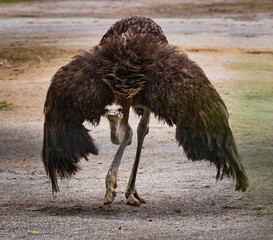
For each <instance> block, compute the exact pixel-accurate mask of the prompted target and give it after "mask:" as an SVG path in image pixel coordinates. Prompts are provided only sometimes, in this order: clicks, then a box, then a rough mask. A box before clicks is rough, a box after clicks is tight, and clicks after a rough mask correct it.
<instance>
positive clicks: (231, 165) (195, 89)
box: [42, 17, 249, 205]
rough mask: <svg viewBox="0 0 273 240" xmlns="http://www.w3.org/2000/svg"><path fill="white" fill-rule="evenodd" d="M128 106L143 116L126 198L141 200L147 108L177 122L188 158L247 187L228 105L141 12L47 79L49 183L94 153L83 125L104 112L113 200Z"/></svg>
mask: <svg viewBox="0 0 273 240" xmlns="http://www.w3.org/2000/svg"><path fill="white" fill-rule="evenodd" d="M130 108H133V109H134V110H135V112H136V114H138V115H139V116H141V120H140V122H139V125H138V128H137V139H138V145H137V151H136V157H135V162H134V165H133V168H132V172H131V176H130V179H129V182H128V186H127V189H126V193H125V195H126V198H127V203H128V204H130V205H140V204H141V203H143V202H145V201H144V200H143V199H142V198H141V197H139V195H138V193H137V191H136V188H135V181H136V175H137V168H138V164H139V159H140V154H141V148H142V145H143V141H144V138H145V136H146V135H147V134H148V132H149V119H150V114H151V113H153V114H154V115H155V116H156V117H158V119H159V120H163V121H164V122H166V123H167V124H168V125H169V126H173V125H175V126H176V136H175V137H176V140H177V141H178V143H179V145H182V146H183V149H184V152H185V154H186V156H187V158H188V159H191V160H202V159H205V160H209V161H210V162H212V163H214V164H215V165H216V166H217V169H218V172H217V176H216V177H217V179H218V178H222V177H223V175H224V174H227V175H228V176H229V175H231V176H233V178H235V179H236V190H242V191H245V190H246V189H247V187H248V185H249V181H248V177H247V175H246V173H245V171H244V168H243V166H242V164H241V161H240V157H239V155H238V151H237V147H236V143H235V140H234V138H233V135H232V132H231V130H230V127H229V124H228V112H227V109H226V106H225V104H224V102H223V100H222V99H221V97H220V96H219V94H218V93H217V91H216V90H215V88H214V87H213V86H212V84H211V83H210V82H209V80H208V79H207V77H206V75H205V74H204V72H203V71H202V69H201V68H200V67H199V66H198V65H197V64H196V63H195V62H193V61H191V60H190V59H189V58H188V56H187V55H186V54H185V53H183V52H182V51H181V50H180V49H178V48H177V47H175V46H172V45H170V44H168V41H167V39H166V37H165V36H164V34H163V32H162V30H161V28H160V26H158V25H157V24H156V23H155V22H154V21H153V20H151V19H149V18H143V17H130V18H124V19H122V20H120V21H118V22H116V23H115V24H114V25H113V26H112V27H111V28H110V29H109V30H108V31H107V33H106V34H105V35H104V36H103V38H102V40H101V42H100V44H99V45H97V46H95V47H94V48H92V49H91V50H90V51H88V52H85V53H83V54H82V55H78V56H75V57H74V59H73V60H72V61H71V62H70V63H68V64H67V65H65V66H63V67H61V68H60V69H59V70H58V71H57V72H56V74H55V75H54V76H53V78H52V80H51V84H50V86H49V89H48V92H47V97H46V102H45V107H44V113H45V123H44V141H43V151H42V159H43V162H44V166H45V169H46V172H47V174H48V175H49V177H50V179H51V182H52V190H53V192H57V191H58V190H59V188H58V184H57V177H58V176H60V177H61V178H64V177H66V178H69V177H70V176H71V175H74V174H75V173H76V171H77V170H78V162H79V160H80V159H81V158H85V159H86V160H87V155H88V154H89V153H92V154H98V149H97V148H96V146H95V144H94V142H93V139H92V138H91V136H90V135H89V134H88V130H87V129H86V128H85V127H84V126H83V125H82V123H83V122H84V121H85V120H88V121H90V122H91V123H92V124H94V125H97V124H99V122H100V118H101V117H102V116H104V117H106V118H107V119H108V120H109V123H110V129H111V141H112V143H114V144H119V148H118V151H117V153H116V155H115V157H114V160H113V162H112V164H111V166H110V169H109V171H108V174H107V176H106V195H105V199H104V203H105V204H109V203H111V202H113V200H114V198H115V196H116V192H115V188H116V187H117V173H118V168H119V165H120V161H121V158H122V155H123V152H124V150H125V148H126V146H127V145H128V144H130V143H131V140H132V134H133V132H132V129H131V127H130V125H129V123H128V119H129V111H130Z"/></svg>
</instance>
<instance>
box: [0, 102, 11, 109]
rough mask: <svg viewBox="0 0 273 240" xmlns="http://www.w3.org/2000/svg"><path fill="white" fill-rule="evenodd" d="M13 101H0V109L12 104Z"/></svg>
mask: <svg viewBox="0 0 273 240" xmlns="http://www.w3.org/2000/svg"><path fill="white" fill-rule="evenodd" d="M10 105H11V103H7V102H6V101H3V102H0V109H2V108H5V107H8V106H10Z"/></svg>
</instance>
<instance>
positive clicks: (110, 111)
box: [104, 103, 123, 122]
mask: <svg viewBox="0 0 273 240" xmlns="http://www.w3.org/2000/svg"><path fill="white" fill-rule="evenodd" d="M104 116H105V117H106V118H107V119H108V120H109V122H119V121H120V120H121V119H122V117H123V114H122V107H121V106H120V105H117V104H115V103H114V104H112V105H107V106H106V107H105V114H104Z"/></svg>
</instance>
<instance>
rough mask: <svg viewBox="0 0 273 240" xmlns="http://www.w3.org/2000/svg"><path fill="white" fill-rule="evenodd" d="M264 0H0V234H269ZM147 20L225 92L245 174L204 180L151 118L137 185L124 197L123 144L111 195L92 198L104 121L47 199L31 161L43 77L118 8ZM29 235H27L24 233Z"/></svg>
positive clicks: (271, 75) (38, 138) (267, 13)
mask: <svg viewBox="0 0 273 240" xmlns="http://www.w3.org/2000/svg"><path fill="white" fill-rule="evenodd" d="M272 10H273V4H272V1H258V0H257V1H235V0H229V1H223V0H215V1H206V2H205V3H204V1H198V0H196V1H194V0H192V1H190V0H183V1H178V0H176V1H175V0H174V1H172V2H169V1H164V0H161V1H155V0H149V1H144V0H143V1H117V0H112V1H110V0H109V1H84V0H80V1H46V0H44V1H37V2H28V3H16V4H0V102H3V101H6V103H7V107H4V108H2V109H0V162H1V166H0V182H1V183H0V192H1V195H0V239H159V238H162V239H273V202H272V199H273V190H272V186H273V177H272V169H273V168H272V167H273V154H272V153H273V131H272V129H273V121H272V120H273V104H272V103H273V101H272V100H273V48H272V42H273V21H272V19H273V11H272ZM129 15H144V16H148V17H152V18H154V19H155V21H156V22H157V23H158V24H160V25H161V26H162V29H163V31H164V32H165V34H166V36H167V38H168V40H169V42H170V43H171V44H175V45H179V46H180V47H181V48H182V49H183V50H184V51H185V52H186V53H187V54H188V55H189V56H190V57H191V58H192V59H193V60H195V61H196V62H198V63H199V65H200V66H201V67H202V68H203V69H204V71H205V73H206V74H207V76H208V77H209V79H210V80H211V81H212V82H213V84H214V86H215V87H216V89H217V90H218V91H219V93H220V94H221V96H222V97H223V99H224V100H225V102H226V104H227V107H228V109H229V113H230V125H231V127H232V130H233V133H234V135H235V138H236V140H237V143H238V148H239V151H240V153H241V155H242V159H243V164H244V166H245V169H246V171H247V172H248V174H249V177H250V179H251V187H250V188H249V190H248V191H247V192H245V193H241V192H235V191H234V183H232V180H230V179H224V180H223V181H221V182H216V181H215V175H216V169H215V167H214V166H211V165H210V164H209V163H208V162H205V161H201V162H191V161H188V160H187V159H186V157H185V155H184V154H183V150H182V149H181V148H178V146H177V143H176V142H175V137H174V135H175V133H174V132H175V129H174V128H168V127H167V126H166V125H164V124H162V123H159V122H158V121H157V120H156V119H154V118H152V121H151V125H150V134H149V135H148V136H147V137H146V139H145V142H144V149H143V152H142V159H141V163H140V169H139V174H138V178H137V189H138V192H139V193H140V195H141V196H142V197H143V198H144V199H145V200H146V201H147V203H146V204H143V205H142V206H141V207H132V206H128V205H126V200H125V196H124V192H125V188H126V185H127V181H128V178H129V174H130V171H131V167H132V165H133V161H134V154H135V150H136V126H137V123H138V119H137V117H136V116H134V114H133V113H132V114H131V117H130V123H131V126H132V127H133V129H134V138H133V143H132V144H131V145H130V146H128V148H127V149H126V151H125V154H124V157H123V160H122V163H121V167H120V172H119V175H118V188H117V197H116V199H115V201H114V202H113V203H112V204H111V205H107V206H104V205H103V204H102V202H103V198H104V194H105V181H104V180H105V176H106V173H107V171H108V168H109V166H110V164H111V161H112V159H113V157H114V154H115V152H116V150H117V146H115V145H112V144H111V143H110V138H109V126H108V123H107V122H106V120H102V122H101V124H100V125H99V126H98V127H96V128H94V127H92V126H90V124H88V123H86V125H87V127H88V128H89V129H91V135H92V136H93V137H94V138H95V139H96V143H97V145H98V146H99V148H100V154H99V155H98V156H90V157H89V161H88V162H87V161H82V162H81V167H82V169H81V171H80V172H79V173H78V174H77V175H76V176H75V177H73V178H72V179H71V180H64V181H60V189H61V192H60V193H58V194H56V195H55V196H53V195H52V194H51V188H50V182H49V180H48V179H47V176H46V174H45V171H44V168H43V165H42V161H41V159H40V152H41V145H42V133H43V103H44V100H45V95H46V91H47V88H48V86H49V83H50V79H51V77H52V76H53V74H54V73H55V72H56V71H57V70H58V69H59V68H60V67H61V66H62V65H63V64H65V63H67V62H68V61H69V59H71V57H72V56H74V55H75V54H78V53H80V52H82V51H84V50H88V49H90V48H91V47H92V46H94V45H96V44H98V42H99V40H100V38H101V37H102V35H103V34H104V33H105V32H106V31H107V29H108V28H109V27H110V26H111V24H113V23H114V22H115V21H117V20H118V19H120V18H121V17H124V16H129ZM35 231H36V232H35Z"/></svg>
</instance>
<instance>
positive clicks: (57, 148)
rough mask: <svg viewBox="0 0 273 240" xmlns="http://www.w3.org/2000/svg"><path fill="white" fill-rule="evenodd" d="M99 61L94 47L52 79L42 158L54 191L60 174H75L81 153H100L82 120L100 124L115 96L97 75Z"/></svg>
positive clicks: (85, 154) (62, 175)
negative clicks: (106, 108)
mask: <svg viewBox="0 0 273 240" xmlns="http://www.w3.org/2000/svg"><path fill="white" fill-rule="evenodd" d="M96 62H97V60H96V59H95V56H94V54H93V51H90V52H86V53H84V54H83V55H79V56H76V57H75V58H74V59H73V60H72V61H71V62H70V63H69V64H67V65H65V66H63V67H62V68H60V69H59V70H58V71H57V72H56V74H55V75H54V76H53V78H52V80H51V84H50V87H49V89H48V92H47V96H46V102H45V106H44V113H45V123H44V140H43V150H42V159H43V162H44V165H45V169H46V171H47V174H48V175H49V177H50V179H51V182H52V190H53V191H58V184H57V176H58V175H59V176H60V177H69V176H71V175H73V174H75V172H76V171H77V170H78V165H77V164H78V162H79V160H80V158H81V157H84V158H85V159H87V155H88V154H89V153H92V154H97V153H98V150H97V148H96V146H95V144H94V143H93V139H92V138H91V137H90V135H89V134H88V130H87V129H86V128H85V127H84V126H83V125H82V123H83V121H84V120H89V121H90V122H92V123H93V124H98V123H99V121H100V117H101V115H102V114H103V113H104V107H105V106H106V105H108V104H110V103H112V102H113V99H114V96H113V92H112V90H111V89H110V88H109V87H108V86H107V85H106V84H105V83H104V82H103V81H101V80H100V79H99V77H98V76H97V66H96Z"/></svg>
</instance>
